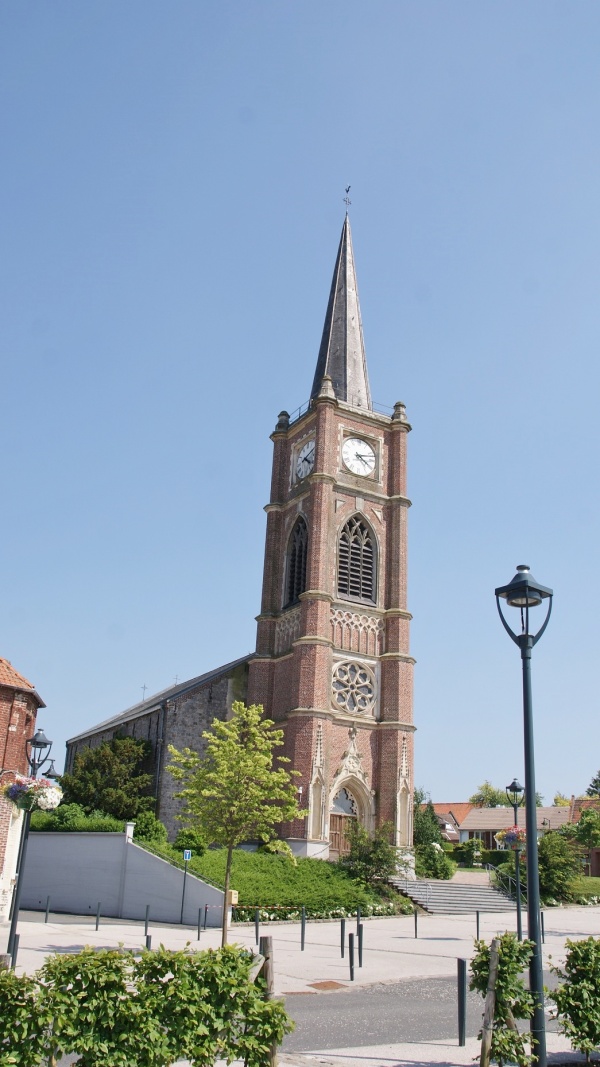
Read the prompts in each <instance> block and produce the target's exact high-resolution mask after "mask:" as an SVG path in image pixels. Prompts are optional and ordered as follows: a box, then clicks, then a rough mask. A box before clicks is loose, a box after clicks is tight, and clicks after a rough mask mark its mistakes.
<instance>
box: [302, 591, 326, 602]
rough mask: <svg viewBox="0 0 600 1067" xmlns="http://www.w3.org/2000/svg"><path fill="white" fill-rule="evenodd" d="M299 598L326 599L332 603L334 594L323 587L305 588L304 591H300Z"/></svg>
mask: <svg viewBox="0 0 600 1067" xmlns="http://www.w3.org/2000/svg"><path fill="white" fill-rule="evenodd" d="M298 600H326V601H328V602H329V603H330V604H331V603H333V596H332V595H331V593H326V592H324V590H322V589H305V590H304V592H303V593H300V595H299V597H298Z"/></svg>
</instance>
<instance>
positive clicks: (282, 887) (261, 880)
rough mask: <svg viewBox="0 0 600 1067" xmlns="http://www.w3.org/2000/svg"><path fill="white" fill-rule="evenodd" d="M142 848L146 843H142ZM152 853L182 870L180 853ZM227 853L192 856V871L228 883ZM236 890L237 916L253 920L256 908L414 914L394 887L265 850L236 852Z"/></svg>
mask: <svg viewBox="0 0 600 1067" xmlns="http://www.w3.org/2000/svg"><path fill="white" fill-rule="evenodd" d="M140 844H142V845H143V842H140ZM150 851H152V852H157V853H158V854H159V855H162V856H164V857H165V858H169V859H171V860H172V861H175V863H176V865H177V866H178V867H181V866H182V863H181V851H180V850H179V849H171V848H170V847H169V846H162V847H161V848H160V850H158V849H156V848H151V849H150ZM225 859H226V850H225V849H209V851H208V852H206V853H205V854H204V855H203V856H197V857H196V856H193V857H192V859H191V861H190V865H189V869H190V871H191V872H192V871H193V872H194V873H195V874H197V875H199V877H201V878H202V877H204V878H207V879H208V880H209V881H210V882H214V883H215V884H220V885H223V882H224V879H225ZM231 887H232V889H237V891H238V894H239V897H238V899H239V906H238V907H237V908H236V918H238V919H240V920H242V919H246V918H247V919H253V918H254V909H255V908H256V907H258V908H260V909H261V917H262V918H264V919H266V918H271V919H279V918H281V919H287V918H290V919H291V918H299V916H300V910H301V908H302V907H305V908H306V914H307V916H308V918H313V919H319V918H323V919H328V918H337V917H341V916H344V915H355V914H356V909H357V907H360V909H361V912H362V914H363V915H390V914H392V915H393V914H395V913H397V912H399V911H400V912H402V911H404V910H407V911H412V904H410V902H409V901H407V900H406V898H405V897H402V896H400V894H398V893H396V892H395V890H393V889H392V888H391V887H389V892H386V894H385V896H384V895H382V894H381V893H379V892H377V891H376V890H375V889H371V888H370V887H368V886H365V885H362V884H361V883H359V882H355V881H354V880H353V879H352V878H350V876H349V875H348V874H347V872H346V871H345V870H343V868H341V867H339V866H338V865H337V864H336V863H328V862H327V861H326V860H313V859H299V860H297V862H296V864H293V863H292V862H291V860H289V859H287V858H285V857H281V856H273V855H269V854H268V853H264V852H244V851H243V850H242V849H236V851H235V852H234V854H233V863H232V873H231Z"/></svg>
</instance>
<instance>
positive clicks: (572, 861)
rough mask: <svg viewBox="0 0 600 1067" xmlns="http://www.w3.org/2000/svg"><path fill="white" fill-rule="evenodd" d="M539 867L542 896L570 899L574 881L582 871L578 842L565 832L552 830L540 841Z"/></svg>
mask: <svg viewBox="0 0 600 1067" xmlns="http://www.w3.org/2000/svg"><path fill="white" fill-rule="evenodd" d="M538 867H539V875H540V894H541V896H542V898H548V897H551V898H553V899H554V900H570V899H571V897H572V896H573V881H574V879H575V876H576V875H577V874H579V872H580V871H581V857H580V850H579V849H578V847H577V844H576V843H575V842H574V841H572V840H570V839H569V838H568V837H566V836H565V835H564V834H559V833H557V831H556V830H550V831H549V833H547V834H544V835H543V837H541V838H540V840H539V842H538Z"/></svg>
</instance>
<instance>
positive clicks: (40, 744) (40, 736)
mask: <svg viewBox="0 0 600 1067" xmlns="http://www.w3.org/2000/svg"><path fill="white" fill-rule="evenodd" d="M27 744H28V745H31V748H32V750H33V751H34V752H35V754H36V756H37V755H41V754H42V752H45V751H46V750H47V749H50V748H51V747H52V741H50V740H49V739H48V738H47V737H46V735H45V733H44V731H43V730H41V729H40V730H36V732H35V733H34V735H33V737H28V738H27Z"/></svg>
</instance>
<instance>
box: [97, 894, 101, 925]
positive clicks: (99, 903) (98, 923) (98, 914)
mask: <svg viewBox="0 0 600 1067" xmlns="http://www.w3.org/2000/svg"><path fill="white" fill-rule="evenodd" d="M100 906H101V901H98V907H97V908H96V930H97V929H98V927H99V926H100Z"/></svg>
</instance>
